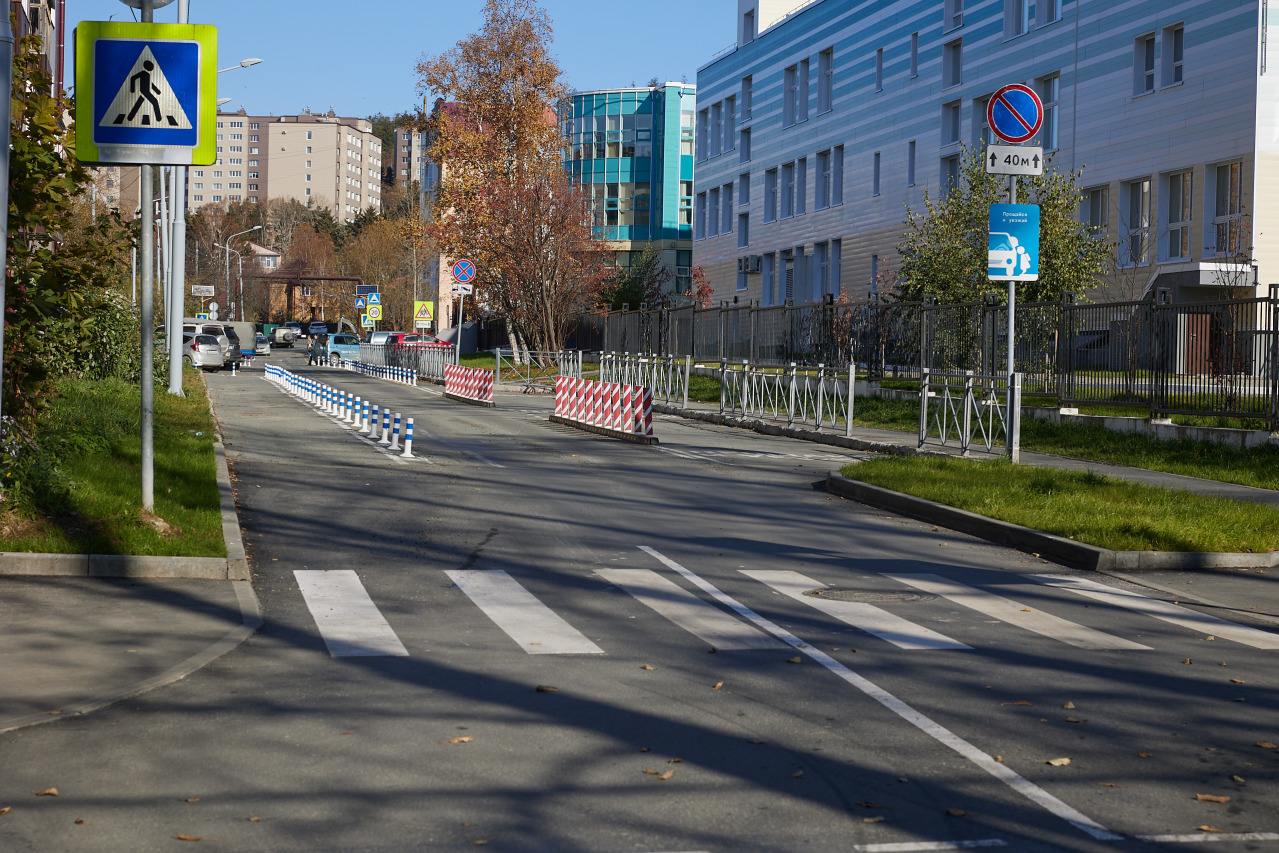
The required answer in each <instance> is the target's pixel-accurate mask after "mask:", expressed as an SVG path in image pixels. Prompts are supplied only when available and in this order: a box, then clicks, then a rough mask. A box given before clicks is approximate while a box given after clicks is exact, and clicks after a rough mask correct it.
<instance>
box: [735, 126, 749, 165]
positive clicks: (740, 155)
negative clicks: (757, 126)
mask: <svg viewBox="0 0 1279 853" xmlns="http://www.w3.org/2000/svg"><path fill="white" fill-rule="evenodd" d="M750 159H751V129H750V128H749V127H748V128H746V129H745V130H743V131H742V144H741V147H740V148H739V149H738V152H737V162H739V163H749V162H750Z"/></svg>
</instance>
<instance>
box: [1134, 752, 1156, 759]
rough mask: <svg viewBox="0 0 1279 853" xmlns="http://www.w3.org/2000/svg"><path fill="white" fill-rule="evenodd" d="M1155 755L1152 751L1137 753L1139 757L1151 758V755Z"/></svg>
mask: <svg viewBox="0 0 1279 853" xmlns="http://www.w3.org/2000/svg"><path fill="white" fill-rule="evenodd" d="M1153 755H1154V753H1152V752H1139V753H1137V757H1138V758H1150V757H1152V756H1153Z"/></svg>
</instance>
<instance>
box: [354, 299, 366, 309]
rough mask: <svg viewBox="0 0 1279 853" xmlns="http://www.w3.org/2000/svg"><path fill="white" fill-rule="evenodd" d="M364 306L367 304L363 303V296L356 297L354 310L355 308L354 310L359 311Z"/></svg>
mask: <svg viewBox="0 0 1279 853" xmlns="http://www.w3.org/2000/svg"><path fill="white" fill-rule="evenodd" d="M366 304H367V303H365V301H364V297H363V296H357V297H356V298H355V308H356V310H357V311H358V310H359V309H361V308H363V307H364V306H365V305H366Z"/></svg>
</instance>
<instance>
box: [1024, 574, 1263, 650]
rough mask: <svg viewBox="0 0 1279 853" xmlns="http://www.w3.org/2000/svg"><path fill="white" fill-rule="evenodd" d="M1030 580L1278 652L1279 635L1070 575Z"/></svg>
mask: <svg viewBox="0 0 1279 853" xmlns="http://www.w3.org/2000/svg"><path fill="white" fill-rule="evenodd" d="M1025 577H1028V578H1030V579H1031V580H1034V581H1037V582H1039V583H1042V584H1047V585H1048V586H1051V587H1056V588H1057V589H1065V590H1069V591H1070V592H1074V593H1077V594H1079V595H1083V596H1086V597H1088V598H1092V599H1095V600H1097V601H1104V602H1105V603H1107V604H1113V605H1115V606H1117V607H1122V608H1124V609H1126V610H1134V611H1136V612H1138V613H1144V614H1145V615H1147V616H1151V617H1154V618H1155V619H1159V620H1161V621H1164V622H1170V623H1171V624H1173V625H1179V626H1181V627H1182V628H1188V629H1189V630H1191V631H1194V632H1196V633H1208V634H1212V635H1213V636H1215V637H1219V638H1221V639H1224V640H1232V641H1234V642H1236V643H1240V644H1242V645H1245V646H1251V647H1252V648H1254V649H1279V634H1272V633H1270V632H1269V631H1262V630H1260V629H1258V628H1249V627H1248V626H1246V625H1240V624H1238V623H1236V622H1228V621H1226V620H1225V619H1221V618H1218V617H1216V616H1209V615H1208V614H1206V613H1200V612H1199V611H1197V610H1191V609H1190V608H1189V607H1182V606H1181V605H1178V604H1172V603H1171V602H1167V601H1162V600H1160V599H1158V598H1149V597H1147V596H1144V595H1141V594H1139V593H1135V592H1128V591H1127V590H1123V589H1118V588H1116V587H1113V586H1106V585H1105V584H1102V583H1098V582H1097V581H1090V580H1085V579H1084V578H1076V577H1071V576H1070V575H1025Z"/></svg>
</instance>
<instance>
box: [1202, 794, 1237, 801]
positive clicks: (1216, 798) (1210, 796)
mask: <svg viewBox="0 0 1279 853" xmlns="http://www.w3.org/2000/svg"><path fill="white" fill-rule="evenodd" d="M1195 799H1196V800H1198V801H1199V802H1201V803H1228V802H1230V798H1229V797H1219V796H1217V795H1216V794H1195Z"/></svg>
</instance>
